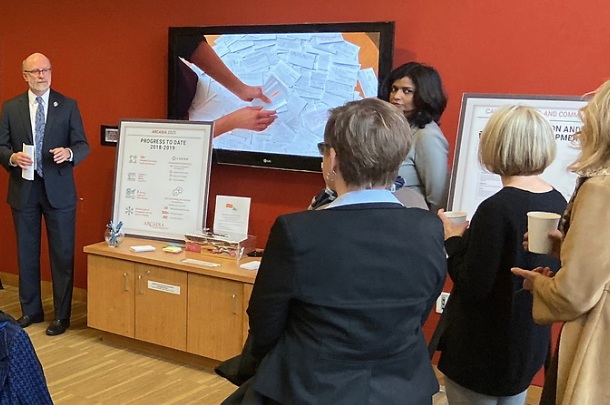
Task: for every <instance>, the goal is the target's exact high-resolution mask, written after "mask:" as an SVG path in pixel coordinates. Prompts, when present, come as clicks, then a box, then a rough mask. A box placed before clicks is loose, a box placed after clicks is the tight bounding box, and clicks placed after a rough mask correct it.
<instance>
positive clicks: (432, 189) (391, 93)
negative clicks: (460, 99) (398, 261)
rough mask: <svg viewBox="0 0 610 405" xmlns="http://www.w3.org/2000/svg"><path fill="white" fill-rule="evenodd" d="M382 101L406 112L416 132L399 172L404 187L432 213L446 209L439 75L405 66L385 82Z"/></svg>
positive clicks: (422, 67)
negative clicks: (421, 198) (414, 192)
mask: <svg viewBox="0 0 610 405" xmlns="http://www.w3.org/2000/svg"><path fill="white" fill-rule="evenodd" d="M381 98H382V99H383V100H387V101H389V102H390V103H392V104H394V105H395V106H396V107H398V109H399V110H401V111H402V112H403V114H404V115H405V117H406V118H407V120H408V121H409V125H410V126H411V131H412V132H413V147H412V148H411V151H410V152H409V155H408V156H407V158H406V160H405V161H404V162H403V163H402V165H401V166H400V169H399V171H398V174H399V175H400V176H402V177H403V178H404V179H405V187H409V188H411V189H414V190H416V191H418V192H419V193H420V194H421V195H423V196H424V198H425V199H426V202H427V204H428V207H429V208H430V210H431V211H432V212H436V211H437V210H438V209H439V208H445V206H446V203H447V191H448V188H449V171H448V165H447V161H448V154H449V144H448V143H447V139H445V136H444V135H443V132H442V131H441V129H440V127H439V126H438V123H439V120H440V118H441V115H442V114H443V112H444V111H445V107H446V106H447V96H446V95H445V91H444V90H443V83H442V81H441V77H440V75H439V74H438V72H437V71H436V69H434V68H433V67H431V66H427V65H424V64H422V63H418V62H409V63H405V64H404V65H402V66H399V67H398V68H396V69H394V70H393V71H392V73H390V76H389V77H388V78H387V79H386V80H385V82H384V84H383V86H382V89H381Z"/></svg>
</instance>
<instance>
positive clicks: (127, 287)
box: [123, 273, 129, 291]
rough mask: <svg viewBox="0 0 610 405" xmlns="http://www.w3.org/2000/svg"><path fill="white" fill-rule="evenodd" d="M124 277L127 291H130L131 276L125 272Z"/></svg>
mask: <svg viewBox="0 0 610 405" xmlns="http://www.w3.org/2000/svg"><path fill="white" fill-rule="evenodd" d="M123 279H124V280H125V286H124V288H125V291H129V277H128V274H127V273H123Z"/></svg>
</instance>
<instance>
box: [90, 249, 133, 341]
mask: <svg viewBox="0 0 610 405" xmlns="http://www.w3.org/2000/svg"><path fill="white" fill-rule="evenodd" d="M87 270H88V276H87V324H88V325H89V326H90V327H92V328H95V329H100V330H104V331H106V332H110V333H116V334H117V335H121V336H127V337H131V338H132V337H134V336H135V335H134V332H135V323H134V319H135V294H134V287H135V283H134V279H135V263H133V262H129V261H125V260H116V259H112V258H108V257H103V256H94V255H89V256H88V257H87Z"/></svg>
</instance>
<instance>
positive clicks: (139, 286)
mask: <svg viewBox="0 0 610 405" xmlns="http://www.w3.org/2000/svg"><path fill="white" fill-rule="evenodd" d="M138 293H139V294H142V275H141V274H138Z"/></svg>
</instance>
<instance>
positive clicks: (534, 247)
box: [527, 211, 561, 254]
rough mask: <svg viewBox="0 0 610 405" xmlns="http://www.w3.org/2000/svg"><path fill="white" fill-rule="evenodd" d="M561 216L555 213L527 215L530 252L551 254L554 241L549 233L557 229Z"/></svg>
mask: <svg viewBox="0 0 610 405" xmlns="http://www.w3.org/2000/svg"><path fill="white" fill-rule="evenodd" d="M560 218H561V215H559V214H555V213H553V212H540V211H532V212H528V213H527V241H528V250H529V251H530V252H533V253H544V254H549V253H551V251H552V249H553V241H552V240H551V238H549V232H551V231H554V230H556V229H557V225H559V219H560Z"/></svg>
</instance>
